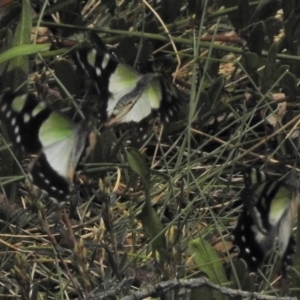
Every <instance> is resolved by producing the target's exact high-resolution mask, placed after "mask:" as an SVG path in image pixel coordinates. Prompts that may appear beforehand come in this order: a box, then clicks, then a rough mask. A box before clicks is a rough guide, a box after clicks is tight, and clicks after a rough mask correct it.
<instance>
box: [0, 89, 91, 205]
mask: <svg viewBox="0 0 300 300" xmlns="http://www.w3.org/2000/svg"><path fill="white" fill-rule="evenodd" d="M0 99H1V101H0V111H2V113H1V114H0V117H1V118H3V120H4V122H5V124H6V126H7V128H8V132H9V135H10V138H11V139H12V141H13V142H14V143H15V144H16V145H17V146H19V147H20V148H23V149H24V150H25V151H26V152H29V153H32V154H36V155H37V157H36V159H34V160H33V162H32V163H31V166H30V175H31V177H32V181H33V183H34V184H35V185H36V186H38V187H39V188H40V189H42V190H44V191H45V192H47V193H48V194H49V196H50V197H51V198H54V199H57V200H64V199H66V197H67V196H68V195H69V193H70V189H71V184H72V181H73V176H74V172H75V169H76V166H77V165H78V163H79V160H80V158H81V157H82V156H83V154H84V152H85V149H86V148H87V146H88V145H90V144H93V143H94V133H92V132H91V131H90V130H89V129H88V127H87V126H86V124H85V123H79V124H77V125H75V124H73V122H72V121H71V120H69V119H68V118H66V117H64V116H63V115H61V114H60V113H58V112H56V111H53V110H52V109H51V108H50V107H49V106H47V104H46V103H45V102H42V101H39V99H38V98H37V97H36V96H35V95H33V94H25V95H18V94H14V93H11V92H7V93H4V94H3V95H1V98H0ZM3 99H4V100H3ZM3 106H5V109H3ZM22 126H24V127H22ZM21 127H22V128H21ZM16 128H19V130H16ZM16 132H17V134H16Z"/></svg>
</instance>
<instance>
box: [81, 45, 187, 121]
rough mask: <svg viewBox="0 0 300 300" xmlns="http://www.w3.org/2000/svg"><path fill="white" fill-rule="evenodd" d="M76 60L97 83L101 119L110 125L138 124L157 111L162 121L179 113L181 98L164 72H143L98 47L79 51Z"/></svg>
mask: <svg viewBox="0 0 300 300" xmlns="http://www.w3.org/2000/svg"><path fill="white" fill-rule="evenodd" d="M75 61H76V62H77V65H79V67H80V68H81V69H82V70H83V71H84V72H85V73H86V74H87V76H89V77H90V78H91V79H92V80H93V81H94V82H95V83H96V86H97V89H98V91H99V95H100V100H99V114H100V121H102V122H105V123H106V124H107V125H114V124H120V123H130V122H134V123H139V122H141V121H142V120H145V119H146V118H147V117H151V115H152V114H153V113H154V114H155V112H159V114H160V117H161V119H162V121H163V122H169V121H170V120H172V119H175V118H176V115H178V113H179V111H180V108H181V105H182V99H181V98H182V97H181V95H180V93H179V91H178V90H177V89H176V87H175V86H174V85H173V84H172V83H171V82H169V81H168V80H167V79H166V78H164V76H162V74H160V73H146V74H140V73H138V72H137V71H135V70H134V69H133V68H131V67H130V66H128V65H126V64H124V63H122V62H120V61H118V60H117V58H116V57H115V56H114V55H112V54H109V53H107V52H103V51H100V50H98V49H96V48H91V49H80V50H78V51H77V52H76V55H75Z"/></svg>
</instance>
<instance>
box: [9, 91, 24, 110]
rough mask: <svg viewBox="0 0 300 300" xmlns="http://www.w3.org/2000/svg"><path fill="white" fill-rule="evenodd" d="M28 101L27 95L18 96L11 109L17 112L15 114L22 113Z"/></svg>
mask: <svg viewBox="0 0 300 300" xmlns="http://www.w3.org/2000/svg"><path fill="white" fill-rule="evenodd" d="M26 99H27V95H26V94H24V95H20V96H16V97H15V98H14V100H13V101H12V103H11V108H12V109H13V110H14V111H15V112H20V111H21V110H22V109H23V107H24V104H25V101H26Z"/></svg>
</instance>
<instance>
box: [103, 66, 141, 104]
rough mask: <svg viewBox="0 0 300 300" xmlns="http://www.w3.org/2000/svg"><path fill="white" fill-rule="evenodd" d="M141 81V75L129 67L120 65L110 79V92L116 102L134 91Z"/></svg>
mask: <svg viewBox="0 0 300 300" xmlns="http://www.w3.org/2000/svg"><path fill="white" fill-rule="evenodd" d="M138 80H139V75H138V74H137V73H136V72H135V71H134V70H133V69H132V68H130V67H129V66H126V65H123V64H118V66H117V68H116V70H115V72H114V73H112V74H111V76H110V78H109V87H108V89H109V91H110V93H112V95H113V98H114V99H115V100H119V99H121V98H122V97H123V96H124V95H126V94H127V93H129V92H130V91H131V90H133V89H134V87H135V86H136V84H137V82H138Z"/></svg>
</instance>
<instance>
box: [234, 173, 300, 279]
mask: <svg viewBox="0 0 300 300" xmlns="http://www.w3.org/2000/svg"><path fill="white" fill-rule="evenodd" d="M244 181H245V188H244V189H243V191H242V193H241V199H242V202H243V209H242V213H241V215H240V217H239V219H238V223H237V225H236V227H235V229H234V230H233V232H232V236H233V243H234V244H235V245H236V246H237V247H238V248H239V257H240V258H242V259H243V260H244V261H245V262H246V264H247V266H248V269H249V271H250V272H256V271H257V269H258V268H259V267H260V266H261V265H262V263H263V261H264V258H265V257H266V255H267V254H268V253H269V252H270V251H271V250H272V249H273V247H274V243H275V240H276V237H277V236H278V248H279V252H280V254H281V257H282V274H283V275H284V276H286V272H287V267H288V266H289V265H290V264H291V254H292V253H293V252H294V249H293V247H294V244H295V243H294V237H293V235H292V225H293V219H294V216H293V213H294V210H295V209H294V207H293V206H294V204H296V205H298V187H296V186H294V185H290V184H289V183H288V182H287V181H286V180H284V181H283V180H282V181H280V180H278V181H277V180H273V179H270V178H268V177H267V176H266V175H265V174H264V172H262V171H260V170H258V169H251V170H248V171H247V172H246V173H245V174H244Z"/></svg>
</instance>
